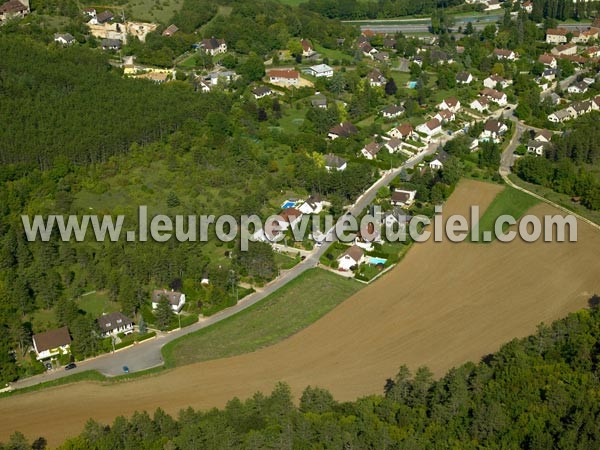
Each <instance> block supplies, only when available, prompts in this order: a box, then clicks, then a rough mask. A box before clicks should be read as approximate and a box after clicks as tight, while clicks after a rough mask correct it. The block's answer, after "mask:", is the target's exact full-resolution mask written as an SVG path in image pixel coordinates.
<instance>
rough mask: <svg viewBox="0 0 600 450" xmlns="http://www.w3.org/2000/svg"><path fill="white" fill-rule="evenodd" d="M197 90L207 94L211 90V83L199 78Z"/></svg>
mask: <svg viewBox="0 0 600 450" xmlns="http://www.w3.org/2000/svg"><path fill="white" fill-rule="evenodd" d="M195 91H196V92H198V91H200V92H202V93H204V94H206V93H207V92H210V85H209V84H208V83H207V82H206V81H204V80H197V81H196V83H195Z"/></svg>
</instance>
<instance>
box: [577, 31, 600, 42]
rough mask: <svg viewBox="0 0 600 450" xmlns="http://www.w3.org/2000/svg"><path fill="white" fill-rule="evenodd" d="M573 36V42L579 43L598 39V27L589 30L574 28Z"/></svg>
mask: <svg viewBox="0 0 600 450" xmlns="http://www.w3.org/2000/svg"><path fill="white" fill-rule="evenodd" d="M571 35H572V36H573V37H572V38H571V42H575V43H577V44H587V43H588V41H589V40H590V39H598V29H597V28H590V29H588V30H574V31H572V32H571Z"/></svg>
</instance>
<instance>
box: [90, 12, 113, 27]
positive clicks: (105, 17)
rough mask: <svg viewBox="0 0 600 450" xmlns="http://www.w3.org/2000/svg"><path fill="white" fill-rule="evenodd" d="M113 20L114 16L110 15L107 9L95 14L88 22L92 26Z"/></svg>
mask: <svg viewBox="0 0 600 450" xmlns="http://www.w3.org/2000/svg"><path fill="white" fill-rule="evenodd" d="M114 18H115V15H114V14H113V13H112V11H109V10H108V9H107V10H106V11H102V12H101V13H99V14H96V17H93V18H92V20H90V23H91V24H93V25H97V24H103V23H107V22H110V21H112V20H113V19H114Z"/></svg>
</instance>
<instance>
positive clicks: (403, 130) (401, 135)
mask: <svg viewBox="0 0 600 450" xmlns="http://www.w3.org/2000/svg"><path fill="white" fill-rule="evenodd" d="M388 135H389V136H391V137H393V138H396V139H403V140H404V139H418V134H416V133H415V129H414V128H413V127H412V125H411V124H409V123H403V124H402V125H398V126H397V127H394V128H392V129H391V130H390V131H388Z"/></svg>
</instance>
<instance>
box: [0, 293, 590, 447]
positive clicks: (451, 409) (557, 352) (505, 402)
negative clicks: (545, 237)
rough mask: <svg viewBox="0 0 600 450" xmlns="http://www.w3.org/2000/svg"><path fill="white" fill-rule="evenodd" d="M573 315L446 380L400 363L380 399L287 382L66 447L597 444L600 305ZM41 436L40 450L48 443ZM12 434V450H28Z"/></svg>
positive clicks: (88, 435)
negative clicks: (339, 395)
mask: <svg viewBox="0 0 600 450" xmlns="http://www.w3.org/2000/svg"><path fill="white" fill-rule="evenodd" d="M598 300H599V299H598V297H594V298H592V299H591V300H590V303H591V304H592V305H595V306H593V307H592V309H590V310H583V311H580V312H578V313H573V314H570V315H569V316H568V317H567V318H565V319H562V320H559V321H557V322H555V323H553V324H552V325H550V326H547V325H541V326H540V327H539V329H538V332H537V334H535V335H534V336H530V337H527V338H524V339H520V340H514V341H511V342H509V343H507V344H505V345H504V346H503V347H502V348H501V349H500V350H499V351H498V352H497V353H495V354H492V355H488V356H486V357H485V358H483V360H482V361H481V362H480V363H478V364H474V363H471V362H469V363H466V364H463V365H462V366H459V367H456V368H453V369H451V370H449V371H448V372H447V374H446V375H445V376H443V377H442V378H441V379H439V380H436V379H434V377H433V374H432V373H431V372H430V371H429V370H428V369H427V368H426V367H421V368H419V369H417V370H416V371H415V372H414V373H411V371H410V370H409V369H408V368H407V367H405V366H402V367H401V368H400V370H399V371H398V373H397V374H396V376H394V377H393V378H391V379H388V380H387V383H385V386H382V390H383V391H384V394H383V395H372V396H368V397H365V398H362V399H358V400H356V401H354V402H343V403H342V402H337V401H336V400H335V399H334V397H333V396H332V395H331V394H330V393H329V392H328V391H327V390H325V389H321V388H319V387H307V388H306V389H305V390H304V392H303V393H302V396H301V398H300V402H299V405H296V404H295V402H294V398H293V396H292V394H291V392H290V388H289V387H288V386H287V385H285V384H278V385H277V386H276V387H275V388H274V390H273V392H272V393H271V395H263V394H261V393H257V394H255V395H254V396H253V397H251V398H249V399H247V400H245V401H241V400H239V399H237V398H236V399H233V400H231V401H229V403H228V404H227V406H226V407H225V408H224V409H222V410H217V409H212V410H209V411H194V410H193V409H191V408H189V409H186V410H182V411H181V412H180V413H179V415H178V417H177V419H174V418H172V417H171V416H169V415H167V414H165V412H164V411H162V410H160V409H158V410H156V411H155V412H154V413H153V414H152V415H149V414H148V413H146V412H139V413H136V414H134V415H133V416H132V417H131V418H129V419H127V418H124V417H118V418H116V419H115V420H114V422H113V423H112V425H109V426H106V425H102V424H99V423H97V422H95V421H92V420H90V421H89V422H88V423H87V424H86V426H85V428H84V430H83V431H82V433H81V435H79V436H78V437H75V438H72V439H70V440H68V441H67V442H65V443H64V444H63V445H62V446H61V447H60V448H61V449H63V450H75V449H95V450H104V449H107V450H108V449H111V450H118V449H132V448H146V449H150V448H156V449H158V448H169V449H181V450H187V449H190V450H192V449H197V448H205V449H234V448H236V449H237V448H239V449H255V448H277V449H286V448H290V449H291V448H295V449H296V448H297V449H305V448H306V449H308V448H374V449H415V450H416V449H423V448H439V449H446V448H448V449H450V448H461V449H473V450H474V449H481V448H523V449H529V450H548V449H550V448H561V449H581V450H589V449H593V448H598V447H599V446H600V428H599V427H598V421H599V420H600V402H599V401H598V392H599V390H600V381H599V380H600V379H599V375H600V372H599V365H598V363H599V360H600V359H599V358H600V310H598V309H597V304H598ZM44 444H45V441H44V439H43V438H40V439H37V440H36V441H35V442H34V444H33V445H34V447H33V448H44ZM29 445H30V444H29V443H27V441H26V440H25V438H24V437H23V435H21V434H19V433H15V434H14V435H13V436H12V437H11V439H10V442H9V443H8V444H7V445H6V446H4V447H3V448H6V449H17V448H18V449H26V448H30V447H29Z"/></svg>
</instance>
